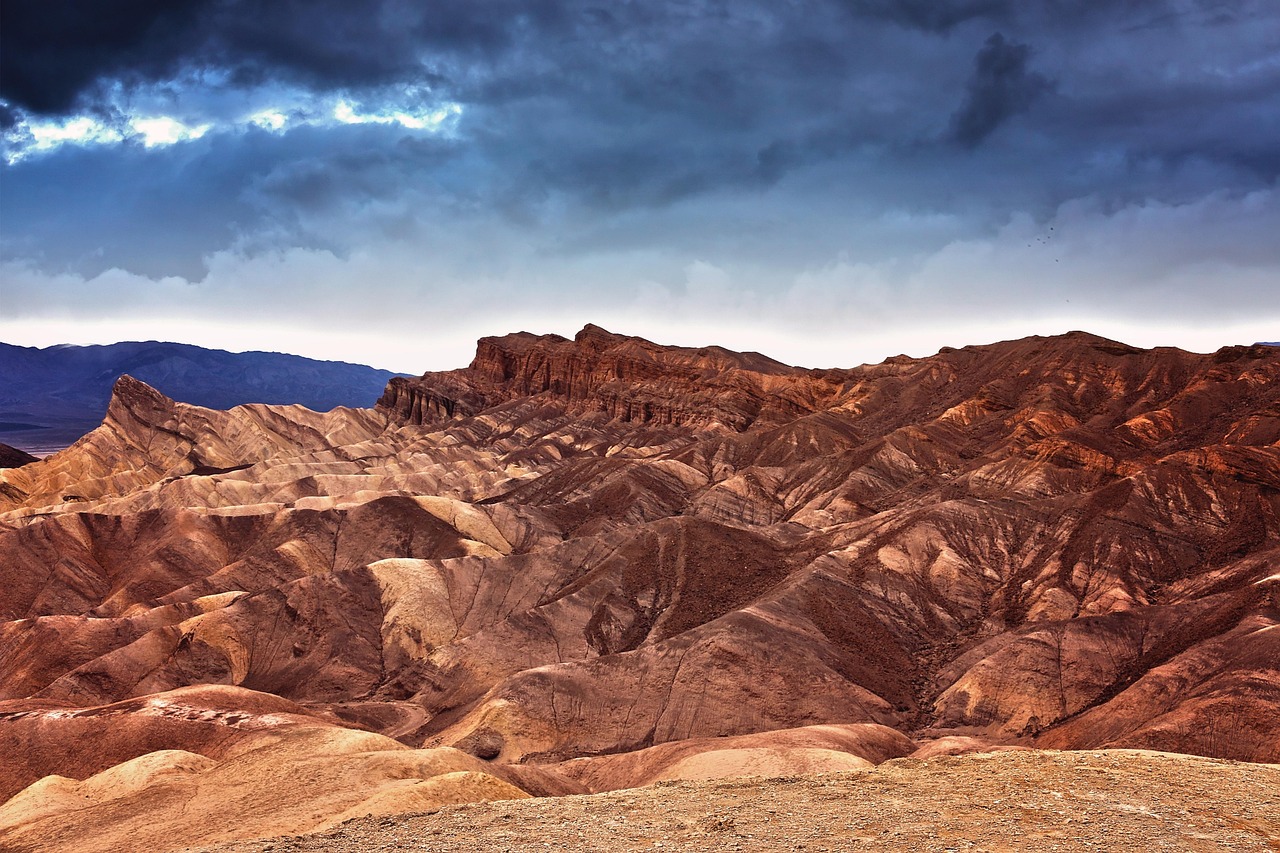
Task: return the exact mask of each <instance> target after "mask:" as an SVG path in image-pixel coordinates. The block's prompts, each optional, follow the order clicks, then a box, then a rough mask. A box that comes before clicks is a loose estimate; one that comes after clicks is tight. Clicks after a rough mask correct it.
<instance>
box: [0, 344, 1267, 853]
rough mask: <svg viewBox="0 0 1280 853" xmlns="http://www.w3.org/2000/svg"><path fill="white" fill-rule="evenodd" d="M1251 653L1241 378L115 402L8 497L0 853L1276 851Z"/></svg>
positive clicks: (690, 359)
mask: <svg viewBox="0 0 1280 853" xmlns="http://www.w3.org/2000/svg"><path fill="white" fill-rule="evenodd" d="M19 461H20V460H19ZM1277 624H1280V351H1278V350H1277V349H1276V348H1273V347H1267V346H1252V347H1246V346H1240V347H1227V348H1224V349H1222V350H1219V351H1218V352H1216V353H1212V354H1207V355H1201V354H1195V353H1189V352H1185V351H1181V350H1176V349H1172V348H1167V349H1153V350H1143V349H1138V348H1134V347H1130V346H1127V345H1125V344H1122V343H1118V342H1115V341H1110V340H1106V339H1103V338H1099V337H1096V336H1093V335H1088V334H1085V333H1079V332H1076V333H1070V334H1067V335H1062V336H1057V337H1049V338H1038V337H1036V338H1026V339H1022V340H1017V341H1010V342H1004V343H998V344H992V345H987V346H973V347H965V348H963V349H944V350H943V351H941V352H939V353H938V354H937V355H934V356H931V357H927V358H908V357H906V356H900V357H895V358H891V359H888V360H886V361H884V362H882V363H880V364H876V365H866V366H863V367H857V368H849V369H824V370H811V369H802V368H795V367H791V366H788V365H784V364H781V363H779V362H776V361H774V360H772V359H769V358H768V357H766V356H763V355H760V354H758V353H735V352H730V351H728V350H724V349H720V348H718V347H710V346H709V347H703V348H680V347H669V346H660V345H658V344H654V343H651V342H649V341H646V340H642V339H639V338H633V337H627V336H623V335H616V334H612V333H610V332H607V331H605V330H603V329H600V328H598V327H595V326H587V327H586V328H584V329H583V330H582V331H581V332H579V333H578V334H577V335H576V336H575V338H573V339H566V338H563V337H560V336H557V335H533V334H528V333H517V334H511V335H506V336H502V337H493V338H483V339H481V341H480V342H479V344H478V347H477V352H476V356H475V359H474V360H473V362H472V363H471V365H470V366H468V367H466V368H462V369H459V370H454V371H448V372H444V373H430V374H426V375H425V376H422V377H419V378H394V379H392V380H391V381H390V382H389V384H388V385H387V388H386V391H385V393H384V394H383V396H382V398H381V400H380V401H379V402H378V405H377V406H376V407H375V408H373V409H345V408H337V409H333V410H331V411H329V412H323V413H320V412H314V411H311V410H308V409H305V408H302V407H301V406H275V405H257V404H255V405H247V406H239V407H236V408H232V409H229V410H226V411H221V410H214V409H204V408H200V407H196V406H192V405H187V404H182V403H177V402H175V401H173V400H171V399H169V398H167V397H165V396H164V395H162V394H160V393H159V392H157V391H155V390H154V389H153V388H151V387H149V386H147V385H146V384H144V383H142V382H140V381H138V380H136V379H133V378H130V377H127V376H126V377H124V378H121V379H120V380H119V381H118V382H117V383H116V385H115V390H114V393H113V396H112V399H111V402H110V405H109V408H108V411H107V415H106V418H105V420H104V422H103V424H102V425H101V426H100V427H98V428H97V429H96V430H94V431H93V432H91V433H89V434H88V435H86V436H85V437H84V438H83V439H81V440H80V441H78V442H77V443H76V444H74V445H73V446H71V447H69V448H67V449H66V450H64V451H61V452H59V453H57V454H55V455H52V456H50V457H48V458H46V459H43V460H40V461H35V462H27V463H26V464H22V465H20V466H19V467H13V468H7V469H0V755H3V756H4V758H5V760H4V761H3V762H0V848H2V849H5V850H10V849H12V850H15V851H17V850H22V851H28V850H30V851H54V850H86V851H87V850H116V849H123V847H122V845H126V846H127V845H142V844H143V842H145V845H146V846H147V847H148V849H155V850H170V849H183V848H194V847H201V846H208V845H218V844H227V843H234V842H237V841H246V842H247V841H250V840H252V839H264V838H276V839H277V840H275V841H271V842H256V841H255V842H253V843H252V844H250V845H249V846H244V847H233V848H218V849H228V850H229V849H235V850H250V849H252V850H266V849H268V848H269V847H270V848H271V849H297V850H310V849H335V850H342V849H350V850H357V849H378V846H377V845H381V846H382V847H384V848H386V849H397V845H399V846H400V847H403V848H405V849H448V850H466V849H477V850H479V849H485V850H489V849H501V847H502V846H503V845H505V846H507V847H508V848H509V849H540V848H541V847H542V846H543V845H544V844H550V845H552V846H553V847H554V846H556V845H558V844H562V845H564V846H565V847H567V848H568V849H595V848H599V847H600V846H604V845H606V844H612V845H613V846H614V847H615V848H616V849H641V848H645V849H650V848H652V847H653V846H655V843H656V842H661V843H663V844H665V845H667V846H675V847H680V848H682V849H708V850H710V849H735V848H734V845H737V847H738V848H740V849H744V850H745V849H822V848H823V847H827V848H829V849H833V850H834V849H849V848H850V847H851V846H853V845H855V843H863V844H866V845H869V846H870V847H871V848H873V849H939V850H946V849H953V848H954V849H987V850H1005V849H1028V846H1027V845H1028V844H1030V845H1031V846H1032V847H1035V846H1037V845H1038V846H1039V847H1040V849H1051V848H1052V846H1053V845H1054V844H1057V845H1059V849H1106V848H1108V847H1133V848H1135V849H1144V848H1143V847H1142V845H1143V844H1147V845H1149V846H1148V847H1147V848H1145V849H1170V850H1174V849H1178V850H1182V849H1220V846H1215V845H1225V844H1234V845H1236V847H1235V849H1264V850H1265V849H1277V848H1275V847H1274V844H1275V842H1274V839H1275V838H1276V835H1277V832H1278V831H1280V829H1278V824H1277V801H1276V796H1275V792H1276V790H1277V787H1280V786H1277V784H1276V783H1277V773H1278V772H1280V771H1277V769H1276V767H1275V766H1274V765H1275V764H1277V763H1280V630H1277ZM1196 756H1199V757H1196ZM762 780H773V781H762ZM485 802H487V803H488V804H486V805H477V804H478V803H485ZM1055 804H1058V806H1057V808H1054V805H1055ZM429 812H431V813H434V814H428V815H425V816H423V813H429ZM405 815H417V816H414V817H403V816H405ZM584 826H585V827H586V828H584ZM578 832H583V833H584V834H583V835H582V836H581V838H579V836H577V835H576V834H575V833H578ZM895 832H896V833H898V835H896V836H895V835H894V834H893V833H895ZM535 833H537V834H535ZM298 836H304V837H303V838H302V839H301V840H299V839H298ZM285 837H287V839H286V840H281V839H282V838H285ZM344 845H345V846H344ZM468 845H471V846H468ZM575 845H576V846H575ZM895 845H896V846H895ZM922 845H924V846H922ZM927 845H933V846H932V847H930V846H927Z"/></svg>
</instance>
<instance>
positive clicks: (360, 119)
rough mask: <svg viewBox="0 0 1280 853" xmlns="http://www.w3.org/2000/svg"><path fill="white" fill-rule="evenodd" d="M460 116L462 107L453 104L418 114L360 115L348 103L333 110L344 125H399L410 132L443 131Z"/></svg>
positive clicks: (396, 112)
mask: <svg viewBox="0 0 1280 853" xmlns="http://www.w3.org/2000/svg"><path fill="white" fill-rule="evenodd" d="M460 115H462V106H461V105H459V104H453V103H449V104H444V105H442V106H440V107H437V108H436V109H434V110H428V111H426V112H418V113H413V112H408V111H405V110H392V111H389V112H381V113H360V112H356V109H355V107H353V106H352V105H351V104H350V103H349V102H347V101H338V103H337V104H335V105H334V108H333V117H334V118H335V119H337V120H338V121H340V122H342V123H343V124H398V125H400V126H401V127H407V128H409V129H410V130H430V131H437V130H441V129H443V128H444V126H445V124H446V123H448V122H449V121H451V120H452V119H456V118H457V117H458V116H460Z"/></svg>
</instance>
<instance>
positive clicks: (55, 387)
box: [0, 341, 400, 453]
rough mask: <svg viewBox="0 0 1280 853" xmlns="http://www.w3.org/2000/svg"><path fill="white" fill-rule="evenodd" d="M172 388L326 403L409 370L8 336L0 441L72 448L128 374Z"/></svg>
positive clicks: (360, 397)
mask: <svg viewBox="0 0 1280 853" xmlns="http://www.w3.org/2000/svg"><path fill="white" fill-rule="evenodd" d="M126 373H127V374H129V375H131V376H133V377H135V378H137V379H141V380H142V381H144V382H146V383H147V384H149V385H151V386H153V387H155V388H158V389H159V390H161V391H163V392H164V393H165V394H167V395H169V396H170V397H172V398H174V399H176V400H181V401H182V402H184V403H194V404H196V405H200V406H207V407H210V408H216V409H226V408H229V407H231V406H238V405H240V404H242V403H279V404H287V403H300V404H302V405H304V406H306V407H307V408H309V409H315V410H317V411H327V410H329V409H332V408H333V407H335V406H361V407H367V406H372V405H373V404H374V401H376V400H377V399H378V396H379V395H380V394H381V393H382V391H383V389H384V388H385V387H386V385H387V382H388V380H390V379H391V378H392V377H393V376H397V375H400V374H396V373H392V372H390V371H387V370H376V369H374V368H372V367H367V366H365V365H361V364H348V363H346V362H341V361H317V360H316V359H311V358H303V357H301V356H297V355H286V354H283V353H274V352H244V353H233V352H226V351H224V350H213V349H205V348H204V347H197V346H191V345H189V344H174V343H158V342H156V341H145V342H137V341H128V342H124V343H118V344H108V345H105V346H72V345H69V344H61V345H58V346H51V347H46V348H44V349H37V348H34V347H20V346H13V345H11V344H5V343H0V440H3V441H4V442H5V443H7V444H10V445H13V446H14V447H18V448H21V449H23V450H27V451H31V452H33V453H47V452H50V451H52V450H57V449H60V448H62V447H65V446H67V445H69V444H71V443H72V442H74V441H75V440H76V439H78V438H79V437H80V436H82V435H84V434H85V433H86V432H88V431H89V430H91V429H93V428H94V427H96V426H97V425H98V424H99V423H100V422H101V421H102V416H103V414H104V413H105V412H106V410H107V401H108V400H109V399H110V397H111V386H112V384H113V383H114V382H115V381H116V379H118V378H119V377H120V376H121V375H123V374H126Z"/></svg>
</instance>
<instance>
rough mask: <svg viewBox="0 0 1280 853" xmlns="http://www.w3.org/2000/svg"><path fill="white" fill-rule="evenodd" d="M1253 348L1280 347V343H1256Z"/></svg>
mask: <svg viewBox="0 0 1280 853" xmlns="http://www.w3.org/2000/svg"><path fill="white" fill-rule="evenodd" d="M1254 346H1255V347H1280V341H1258V342H1257V343H1256V344H1254Z"/></svg>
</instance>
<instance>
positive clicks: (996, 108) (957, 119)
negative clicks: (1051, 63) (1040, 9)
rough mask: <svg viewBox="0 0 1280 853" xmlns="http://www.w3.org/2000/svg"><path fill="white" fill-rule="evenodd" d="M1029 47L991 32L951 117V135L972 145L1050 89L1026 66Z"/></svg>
mask: <svg viewBox="0 0 1280 853" xmlns="http://www.w3.org/2000/svg"><path fill="white" fill-rule="evenodd" d="M1030 58H1031V48H1030V46H1028V45H1025V44H1018V43H1016V42H1011V41H1006V40H1005V37H1004V35H1003V34H1001V33H993V34H992V35H991V37H990V38H988V39H987V41H986V43H985V44H984V45H983V46H982V49H981V50H979V51H978V55H977V56H975V57H974V60H973V76H971V77H970V78H969V83H968V86H967V87H966V91H965V98H964V103H962V104H961V105H960V108H959V109H958V110H956V112H955V113H954V114H953V115H952V116H951V137H952V139H954V140H955V141H956V142H958V143H960V144H961V145H965V146H969V147H973V146H975V145H977V144H978V143H979V142H981V141H982V140H984V139H986V138H987V137H988V136H990V135H991V134H992V133H993V132H994V131H995V129H996V128H997V127H999V126H1000V125H1002V124H1003V123H1004V122H1006V121H1008V120H1009V119H1010V118H1012V117H1013V116H1015V115H1018V114H1019V113H1024V112H1026V111H1027V110H1028V109H1030V108H1031V104H1032V102H1033V101H1035V99H1036V98H1037V97H1039V96H1040V95H1041V94H1043V93H1044V92H1046V91H1048V90H1049V89H1050V88H1051V84H1050V82H1049V80H1048V78H1046V77H1045V76H1044V75H1042V74H1039V73H1037V72H1035V71H1031V70H1030V69H1029V68H1028V62H1029V60H1030Z"/></svg>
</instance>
